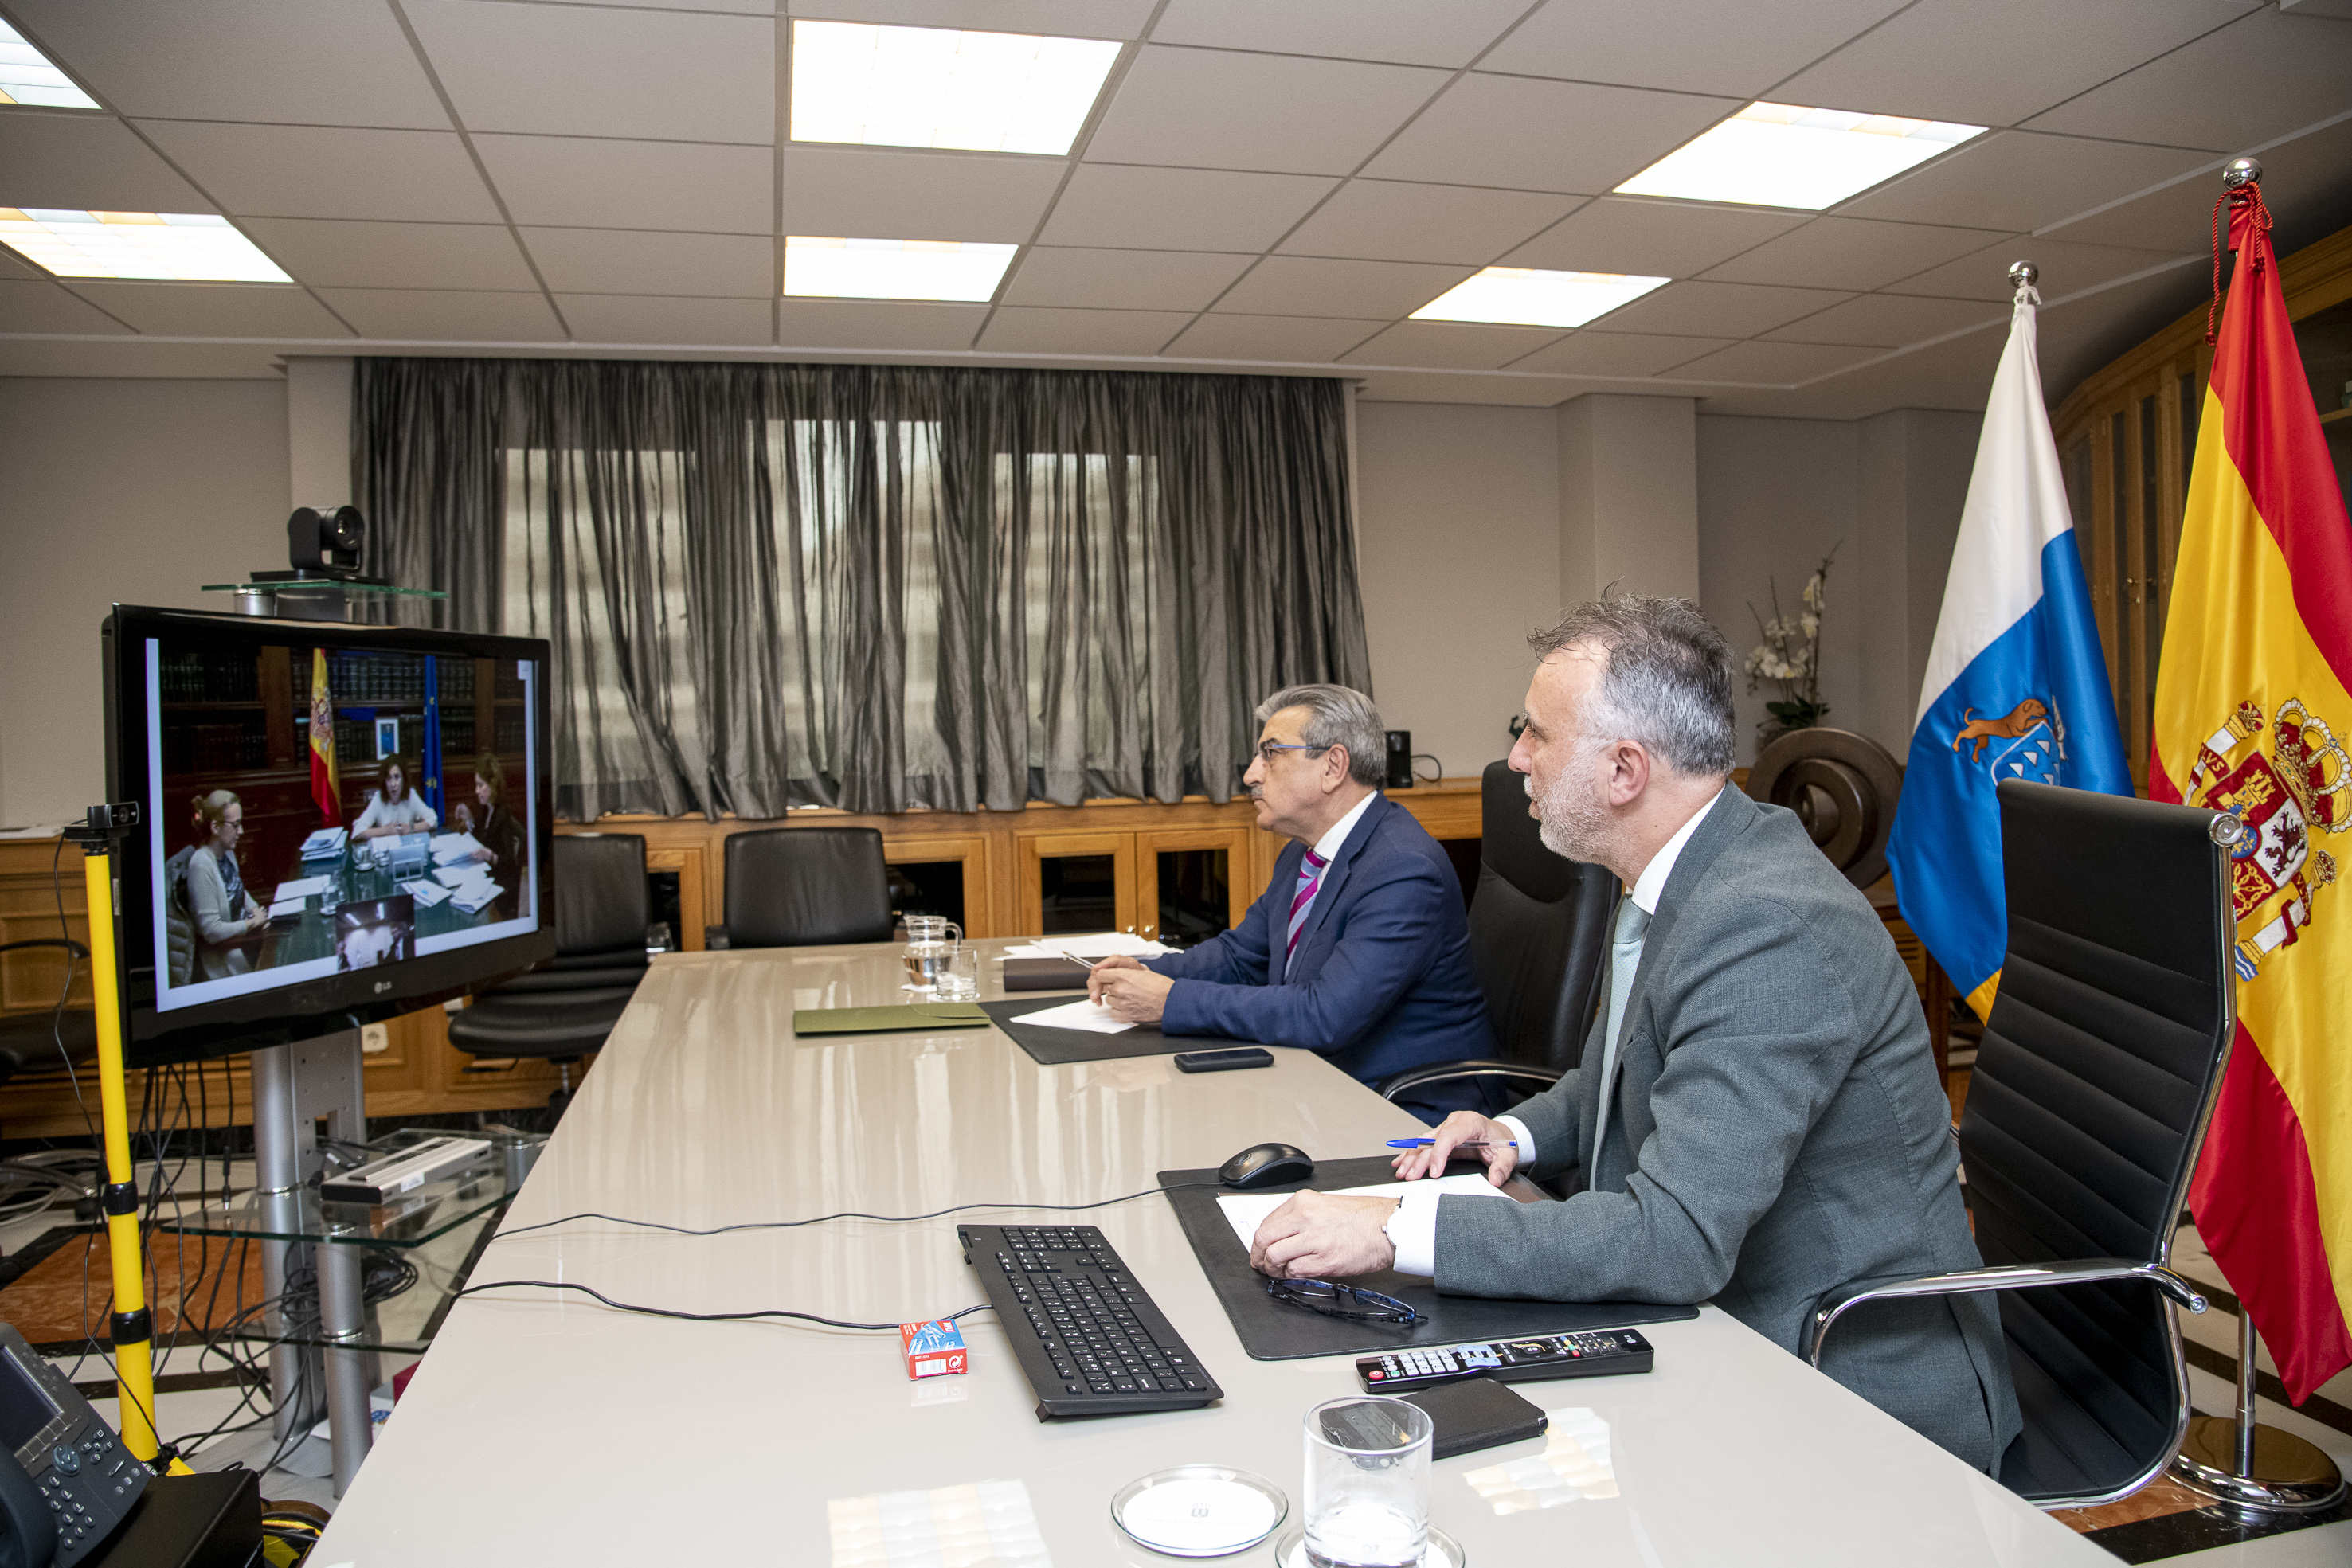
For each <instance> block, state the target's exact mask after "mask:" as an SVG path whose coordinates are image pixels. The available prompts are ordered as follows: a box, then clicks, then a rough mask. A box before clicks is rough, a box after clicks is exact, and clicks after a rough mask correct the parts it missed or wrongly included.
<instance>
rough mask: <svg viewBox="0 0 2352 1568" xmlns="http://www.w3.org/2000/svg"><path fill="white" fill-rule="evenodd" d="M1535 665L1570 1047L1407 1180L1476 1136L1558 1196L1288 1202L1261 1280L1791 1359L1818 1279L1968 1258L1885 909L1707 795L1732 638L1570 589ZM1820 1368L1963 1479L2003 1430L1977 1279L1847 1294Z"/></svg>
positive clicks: (1997, 1346) (2006, 1386) (1728, 748)
mask: <svg viewBox="0 0 2352 1568" xmlns="http://www.w3.org/2000/svg"><path fill="white" fill-rule="evenodd" d="M1530 642H1531V643H1533V644H1534V646H1535V648H1536V651H1537V653H1538V655H1539V656H1540V660H1541V662H1540V663H1539V664H1538V666H1537V669H1536V674H1535V679H1534V682H1533V684H1531V685H1529V686H1528V727H1527V731H1526V733H1525V734H1524V735H1523V736H1521V737H1520V739H1519V742H1518V744H1517V746H1515V747H1512V750H1511V766H1512V767H1513V768H1516V769H1517V770H1518V771H1519V772H1521V773H1524V774H1526V775H1527V776H1528V794H1529V795H1530V796H1532V797H1533V800H1534V804H1533V806H1532V808H1531V810H1532V811H1533V813H1534V815H1535V816H1536V817H1537V818H1538V820H1539V821H1541V823H1542V831H1543V839H1544V842H1545V843H1546V844H1548V845H1549V847H1550V848H1552V849H1553V850H1555V851H1557V852H1559V853H1560V854H1563V855H1566V856H1568V857H1569V858H1570V859H1572V860H1580V861H1586V862H1596V863H1598V864H1601V865H1604V866H1606V867H1608V868H1609V869H1610V870H1611V871H1612V872H1614V873H1616V874H1617V876H1618V877H1619V878H1620V880H1622V882H1623V883H1625V885H1626V886H1627V887H1628V888H1629V889H1631V893H1630V894H1629V895H1628V896H1627V897H1626V898H1625V900H1624V901H1623V903H1622V904H1621V905H1620V906H1619V915H1618V919H1617V927H1616V931H1615V934H1614V945H1613V947H1612V955H1611V957H1612V962H1611V969H1610V983H1609V988H1608V992H1607V1000H1606V1002H1605V1004H1604V1005H1603V1007H1602V1008H1601V1011H1600V1015H1599V1016H1598V1017H1597V1018H1596V1019H1594V1020H1593V1027H1592V1032H1591V1035H1590V1037H1589V1038H1588V1040H1587V1042H1586V1046H1585V1051H1584V1058H1583V1060H1584V1065H1583V1066H1581V1067H1580V1068H1579V1069H1577V1070H1576V1071H1571V1072H1570V1073H1568V1074H1567V1075H1566V1076H1565V1077H1563V1078H1562V1079H1561V1080H1560V1081H1559V1083H1557V1084H1556V1085H1554V1086H1553V1087H1552V1088H1550V1089H1548V1090H1546V1091H1545V1092H1543V1093H1541V1094H1538V1095H1537V1096H1536V1097H1535V1098H1533V1099H1531V1100H1528V1101H1527V1102H1525V1103H1522V1104H1520V1105H1518V1106H1517V1107H1516V1108H1515V1110H1514V1111H1513V1113H1511V1114H1509V1115H1507V1116H1500V1117H1496V1118H1494V1119H1492V1120H1490V1119H1488V1118H1486V1117H1485V1116H1481V1115H1479V1114H1477V1113H1475V1112H1467V1111H1465V1112H1456V1113H1454V1115H1453V1116H1451V1117H1449V1118H1448V1119H1447V1120H1446V1121H1445V1123H1444V1124H1443V1125H1442V1126H1440V1127H1439V1129H1438V1131H1437V1134H1436V1140H1435V1143H1434V1144H1433V1146H1431V1147H1430V1148H1428V1149H1426V1150H1423V1151H1418V1152H1416V1153H1413V1154H1410V1155H1405V1156H1403V1157H1402V1158H1401V1159H1400V1160H1399V1161H1398V1173H1399V1175H1401V1176H1404V1177H1406V1178H1408V1179H1413V1178H1418V1177H1421V1176H1431V1175H1434V1174H1436V1173H1438V1172H1440V1171H1442V1170H1443V1169H1444V1166H1445V1162H1446V1160H1447V1159H1448V1158H1449V1157H1450V1156H1451V1155H1452V1154H1453V1152H1454V1149H1455V1148H1457V1147H1458V1146H1460V1145H1464V1144H1469V1143H1483V1144H1485V1145H1486V1147H1485V1148H1484V1149H1483V1150H1481V1151H1480V1153H1481V1155H1483V1157H1484V1159H1485V1161H1486V1167H1487V1175H1488V1178H1489V1179H1490V1180H1492V1181H1493V1182H1495V1183H1496V1185H1497V1186H1499V1185H1501V1184H1502V1182H1503V1181H1504V1180H1506V1179H1507V1177H1508V1176H1509V1175H1510V1174H1511V1172H1512V1171H1513V1170H1514V1169H1515V1168H1522V1167H1523V1168H1526V1169H1527V1170H1528V1171H1529V1172H1530V1173H1531V1174H1533V1175H1537V1176H1549V1175H1551V1174H1553V1173H1556V1172H1559V1171H1563V1170H1565V1169H1567V1168H1568V1167H1570V1166H1577V1167H1580V1169H1581V1171H1582V1173H1583V1177H1584V1184H1583V1185H1584V1190H1583V1191H1581V1192H1579V1193H1577V1194H1575V1196H1573V1197H1570V1198H1569V1199H1568V1201H1567V1202H1565V1203H1557V1204H1553V1203H1546V1204H1533V1205H1521V1204H1517V1203H1511V1202H1508V1201H1496V1200H1495V1199H1492V1198H1481V1197H1460V1196H1454V1197H1439V1196H1437V1195H1436V1194H1434V1193H1431V1194H1428V1195H1427V1196H1426V1197H1424V1195H1423V1194H1420V1193H1416V1194H1413V1195H1412V1196H1410V1197H1407V1198H1406V1199H1405V1200H1404V1201H1403V1202H1402V1203H1400V1202H1397V1201H1395V1200H1392V1199H1388V1198H1361V1197H1356V1198H1348V1197H1326V1196H1324V1195H1322V1194H1318V1193H1301V1194H1299V1195H1298V1196H1297V1197H1294V1198H1293V1199H1291V1200H1290V1201H1289V1202H1288V1203H1286V1204H1285V1205H1284V1206H1283V1207H1281V1208H1279V1209H1277V1210H1276V1212H1275V1213H1274V1214H1273V1215H1272V1216H1270V1217H1269V1218H1267V1219H1266V1221H1265V1224H1264V1225H1263V1226H1262V1227H1261V1228H1259V1230H1258V1233H1257V1238H1256V1240H1255V1244H1254V1246H1253V1247H1252V1249H1251V1261H1252V1262H1253V1263H1254V1264H1255V1265H1256V1266H1257V1268H1258V1269H1259V1270H1262V1271H1263V1272H1265V1273H1267V1274H1270V1275H1274V1276H1276V1277H1278V1278H1282V1277H1286V1278H1292V1279H1300V1278H1328V1277H1330V1276H1333V1275H1349V1274H1362V1273H1369V1272H1372V1271H1375V1270H1381V1269H1387V1268H1394V1269H1396V1270H1400V1271H1402V1272H1406V1273H1418V1274H1425V1275H1431V1276H1433V1277H1434V1279H1435V1281H1436V1282H1437V1287H1438V1289H1439V1290H1441V1291H1447V1292H1450V1293H1454V1294H1459V1295H1473V1296H1529V1297H1538V1298H1548V1299H1551V1300H1557V1301H1672V1302H1698V1301H1710V1300H1711V1301H1714V1302H1715V1304H1716V1305H1717V1306H1718V1307H1720V1308H1722V1309H1723V1310H1724V1311H1725V1312H1728V1313H1730V1314H1731V1315H1732V1316H1733V1317H1736V1318H1738V1319H1739V1320H1740V1321H1741V1322H1745V1323H1746V1324H1748V1326H1749V1327H1750V1328H1753V1329H1755V1330H1756V1331H1757V1332H1758V1333H1761V1334H1763V1335H1764V1336H1765V1337H1766V1338H1768V1339H1770V1340H1772V1341H1773V1342H1774V1343H1778V1344H1780V1346H1781V1347H1782V1348H1784V1349H1786V1350H1788V1351H1790V1353H1792V1354H1801V1353H1802V1351H1803V1348H1804V1345H1803V1339H1804V1333H1805V1321H1806V1319H1807V1317H1808V1316H1809V1314H1810V1313H1811V1311H1812V1309H1813V1306H1814V1303H1815V1302H1816V1301H1818V1300H1819V1299H1820V1297H1821V1296H1822V1294H1823V1293H1824V1292H1826V1291H1830V1290H1832V1289H1833V1288H1835V1287H1836V1286H1839V1285H1842V1284H1844V1283H1847V1282H1849V1281H1854V1280H1860V1279H1865V1278H1873V1277H1876V1276H1881V1275H1906V1274H1932V1273H1938V1272H1942V1271H1945V1270H1956V1269H1973V1268H1978V1267H1979V1266H1981V1260H1980V1259H1979V1256H1978V1254H1977V1249H1976V1243H1975V1242H1974V1241H1973V1240H1972V1239H1970V1237H1969V1225H1968V1217H1967V1213H1966V1210H1965V1207H1964V1206H1963V1204H1962V1201H1961V1197H1960V1189H1959V1183H1958V1153H1957V1151H1956V1149H1955V1147H1954V1145H1953V1143H1952V1140H1951V1138H1950V1136H1949V1135H1948V1124H1949V1121H1950V1109H1949V1106H1948V1103H1947V1102H1946V1100H1945V1098H1944V1092H1943V1087H1942V1085H1941V1084H1939V1083H1937V1081H1936V1073H1935V1069H1934V1066H1933V1059H1932V1057H1931V1055H1930V1053H1929V1051H1928V1047H1927V1027H1926V1022H1925V1020H1924V1019H1922V1018H1921V1016H1920V1012H1919V1004H1918V1001H1917V999H1916V995H1915V993H1914V992H1913V990H1912V988H1911V982H1910V979H1909V977H1907V976H1906V974H1905V972H1904V968H1903V961H1902V959H1901V958H1900V957H1899V956H1896V954H1895V944H1894V942H1893V941H1892V940H1891V939H1890V938H1889V937H1888V936H1887V934H1886V929H1885V925H1883V924H1882V923H1881V922H1880V920H1879V918H1878V916H1877V915H1875V914H1874V912H1873V911H1872V909H1871V907H1870V905H1869V904H1868V903H1867V902H1866V901H1864V898H1863V897H1862V895H1861V894H1859V893H1857V892H1856V891H1855V890H1854V889H1853V886H1852V885H1851V884H1849V883H1847V882H1846V881H1845V879H1844V878H1843V876H1841V875H1839V874H1838V873H1837V871H1836V870H1835V869H1834V868H1832V866H1831V865H1830V863H1829V862H1828V861H1827V860H1825V859H1823V858H1822V854H1821V852H1819V851H1818V850H1816V849H1815V848H1814V847H1813V845H1812V842H1811V840H1810V839H1809V838H1808V837H1807V836H1806V833H1805V831H1804V829H1803V828H1802V827H1801V825H1800V824H1799V822H1798V821H1797V819H1796V818H1795V816H1794V815H1792V814H1791V813H1790V812H1788V811H1785V810H1780V808H1778V807H1774V806H1762V805H1758V804H1756V803H1755V802H1753V801H1751V800H1748V798H1747V797H1746V796H1745V795H1743V794H1741V793H1740V792H1739V791H1738V789H1733V788H1731V787H1730V784H1729V776H1730V772H1731V759H1732V735H1733V720H1732V707H1731V664H1732V655H1731V650H1730V648H1729V647H1728V645H1727V644H1726V643H1725V642H1724V640H1723V638H1722V635H1721V634H1720V633H1718V632H1717V631H1716V629H1715V628H1714V627H1713V626H1711V625H1709V624H1708V623H1707V622H1706V619H1705V617H1703V616H1701V615H1700V614H1699V612H1698V610H1697V608H1696V606H1695V605H1692V604H1691V603H1689V602H1688V601H1683V600H1671V599H1646V598H1639V597H1633V596H1624V597H1617V598H1611V599H1606V600H1601V601H1597V602H1594V603H1590V604H1586V605H1583V606H1580V608H1578V609H1576V610H1574V611H1571V612H1569V614H1568V615H1567V617H1566V618H1565V619H1564V620H1562V621H1561V622H1560V623H1559V625H1558V626H1556V627H1554V628H1552V629H1551V630H1550V631H1549V632H1542V633H1539V634H1538V635H1537V636H1535V637H1534V638H1531V639H1530ZM1822 1370H1823V1371H1824V1372H1826V1373H1828V1374H1829V1375H1831V1376H1832V1377H1834V1378H1836V1379H1837V1380H1838V1381H1839V1382H1841V1383H1843V1384H1844V1385H1846V1386H1847V1387H1849V1388H1851V1389H1853V1391H1854V1392H1855V1393H1857V1394H1860V1395H1861V1396H1863V1397H1864V1398H1865V1399H1868V1400H1870V1401H1871V1402H1872V1403H1873V1404H1874V1405H1876V1406H1879V1407H1880V1408H1881V1409H1883V1410H1885V1411H1886V1412H1887V1413H1888V1414H1890V1415H1892V1416H1895V1417H1896V1418H1897V1419H1899V1420H1901V1421H1903V1422H1904V1423H1905V1424H1906V1425H1907V1426H1909V1427H1912V1428H1913V1429H1914V1430H1916V1431H1918V1432H1920V1433H1921V1434H1923V1435H1925V1436H1926V1437H1929V1438H1930V1439H1932V1440H1934V1441H1935V1442H1937V1443H1940V1444H1941V1445H1943V1446H1944V1447H1945V1448H1948V1449H1950V1450H1951V1451H1952V1452H1953V1453H1955V1454H1958V1456H1960V1457H1961V1458H1964V1459H1966V1460H1967V1461H1968V1462H1969V1464H1971V1465H1974V1466H1976V1467H1977V1468H1978V1469H1983V1470H1987V1471H1993V1470H1995V1469H1996V1467H1997V1466H1998V1464H1999V1461H2000V1456H2001V1452H2002V1450H2003V1449H2004V1448H2007V1447H2008V1445H2009V1442H2010V1439H2011V1438H2012V1437H2015V1436H2016V1435H2017V1432H2018V1426H2019V1423H2018V1415H2017V1402H2016V1396H2015V1395H2014V1393H2013V1392H2012V1390H2011V1386H2010V1380H2009V1363H2008V1357H2007V1354H2006V1353H2005V1352H2004V1350H2003V1348H2002V1345H2001V1339H2000V1326H1999V1322H1998V1319H1997V1317H1996V1315H1995V1312H1994V1309H1993V1308H1992V1306H1991V1305H1990V1298H1987V1297H1984V1296H1953V1297H1940V1298H1936V1299H1933V1300H1920V1301H1887V1302H1878V1303H1873V1304H1872V1305H1869V1306H1865V1307H1863V1308H1860V1309H1857V1310H1856V1312H1854V1313H1853V1315H1852V1316H1851V1317H1849V1318H1847V1319H1845V1320H1844V1321H1843V1322H1841V1323H1840V1324H1839V1327H1838V1332H1837V1333H1836V1335H1835V1336H1834V1337H1833V1338H1832V1340H1831V1342H1830V1352H1829V1354H1828V1355H1827V1357H1826V1358H1825V1359H1824V1361H1823V1364H1822Z"/></svg>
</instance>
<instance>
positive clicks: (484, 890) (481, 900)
mask: <svg viewBox="0 0 2352 1568" xmlns="http://www.w3.org/2000/svg"><path fill="white" fill-rule="evenodd" d="M505 891H506V889H505V888H503V887H500V886H499V884H498V883H494V882H469V883H467V884H466V885H465V886H463V887H461V888H459V889H457V892H455V893H453V894H450V895H449V904H450V906H451V907H452V908H456V909H462V910H464V911H465V912H466V913H467V914H468V915H478V914H480V913H481V911H482V906H483V905H485V904H488V903H489V902H490V900H492V899H494V898H496V897H497V896H498V895H499V894H502V893H504V892H505Z"/></svg>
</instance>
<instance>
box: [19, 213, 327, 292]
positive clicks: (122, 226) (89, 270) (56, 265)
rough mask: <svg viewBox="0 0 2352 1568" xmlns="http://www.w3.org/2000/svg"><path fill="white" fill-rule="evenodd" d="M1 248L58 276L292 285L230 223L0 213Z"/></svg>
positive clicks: (184, 216) (194, 217) (187, 217)
mask: <svg viewBox="0 0 2352 1568" xmlns="http://www.w3.org/2000/svg"><path fill="white" fill-rule="evenodd" d="M0 245H5V246H7V247H8V248H9V249H11V250H13V251H15V252H16V254H17V255H19V256H23V257H24V258H25V259H26V260H27V261H29V262H31V263H33V264H34V265H35V266H37V267H45V268H47V270H48V271H49V272H50V273H52V274H54V275H55V276H57V277H175V278H182V279H185V280H187V281H190V282H197V283H291V282H293V281H294V280H293V279H292V278H290V277H287V276H286V274H285V273H284V272H282V271H280V270H279V269H278V264H277V263H276V262H274V261H272V260H270V259H269V258H268V256H264V255H262V254H261V252H260V251H258V250H257V249H255V248H254V244H253V242H252V241H251V240H249V239H247V238H246V237H245V236H244V235H241V234H239V233H237V231H236V225H233V224H231V223H230V222H229V221H228V220H227V219H226V218H216V217H211V216H207V215H205V214H196V213H78V212H64V211H58V210H57V209H54V208H48V207H24V208H17V207H0Z"/></svg>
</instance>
